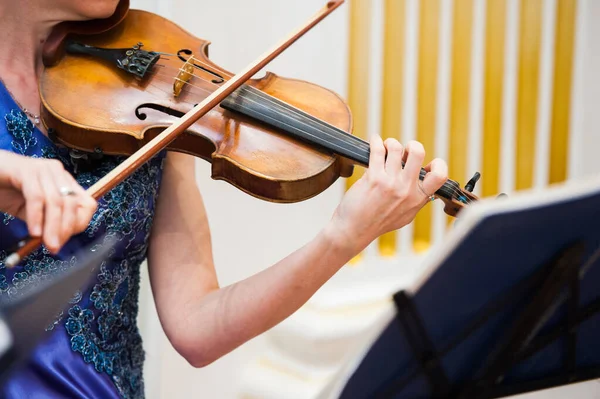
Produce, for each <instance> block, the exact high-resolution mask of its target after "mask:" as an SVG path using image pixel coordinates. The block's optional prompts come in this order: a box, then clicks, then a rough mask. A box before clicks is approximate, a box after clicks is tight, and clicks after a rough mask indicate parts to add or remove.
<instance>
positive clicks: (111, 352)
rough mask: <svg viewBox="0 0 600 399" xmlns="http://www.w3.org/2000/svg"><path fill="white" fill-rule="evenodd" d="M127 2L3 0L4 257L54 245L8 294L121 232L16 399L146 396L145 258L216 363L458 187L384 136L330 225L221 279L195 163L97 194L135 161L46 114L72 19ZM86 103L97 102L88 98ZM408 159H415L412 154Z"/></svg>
mask: <svg viewBox="0 0 600 399" xmlns="http://www.w3.org/2000/svg"><path fill="white" fill-rule="evenodd" d="M117 5H118V0H95V1H86V0H59V1H57V0H21V1H18V2H15V1H14V0H0V16H1V18H2V24H1V25H0V31H1V34H2V37H3V40H2V41H1V42H0V53H1V54H3V56H2V58H1V59H0V78H1V82H0V83H1V84H0V113H1V114H2V117H3V121H2V124H0V211H2V212H4V213H3V214H2V215H0V251H2V254H0V255H3V256H2V259H4V257H5V256H6V255H7V252H8V251H9V247H10V246H11V245H12V244H14V243H15V242H16V241H18V240H19V239H21V238H22V237H24V236H26V235H27V234H30V235H31V236H35V237H42V238H43V243H44V246H43V247H42V248H41V249H39V250H37V251H36V252H34V253H32V254H31V255H30V256H28V257H27V258H26V259H24V260H23V261H22V262H21V263H20V264H19V265H18V266H17V267H15V268H14V269H8V268H6V267H3V266H2V268H0V271H1V273H0V295H4V296H13V295H18V294H19V291H20V290H21V289H22V288H23V287H24V286H28V285H30V284H35V283H36V281H39V280H40V279H41V278H43V276H45V275H48V274H51V273H54V272H58V271H60V270H63V269H66V268H69V267H70V266H71V265H73V264H74V263H75V262H77V259H76V256H75V255H74V254H76V253H78V252H79V251H80V250H84V249H87V250H93V248H89V247H90V246H91V245H92V243H94V242H95V241H96V240H97V239H98V238H100V237H102V236H105V235H109V236H114V237H117V244H116V246H115V248H114V251H113V253H112V255H111V256H110V258H109V259H107V260H106V261H105V262H104V263H103V265H102V266H101V267H100V268H99V269H98V270H96V272H95V273H97V275H96V276H95V278H94V280H93V282H92V284H91V286H90V287H89V288H88V289H87V290H85V291H83V292H77V293H74V295H73V297H72V299H71V300H70V302H69V304H68V306H67V308H66V310H65V311H64V312H63V313H62V314H58V315H56V317H55V319H54V322H53V323H51V324H50V325H49V326H48V327H47V330H48V331H47V338H46V340H45V341H44V342H43V344H41V345H40V346H39V348H38V349H37V350H36V351H35V352H34V354H33V355H32V357H31V359H30V360H29V362H28V363H27V364H26V365H25V366H24V367H23V368H22V369H21V370H19V371H18V372H17V373H16V374H15V375H14V376H13V377H12V378H11V379H10V381H9V382H8V383H7V384H6V386H4V387H3V388H2V389H3V392H2V393H3V396H5V397H8V398H16V397H36V398H39V397H52V398H57V397H78V398H99V397H101V398H113V397H114V398H117V397H120V398H139V397H143V396H144V385H143V378H142V366H143V361H144V354H143V350H142V344H141V337H140V334H139V332H138V328H137V326H136V318H137V311H138V289H139V287H138V285H139V274H140V266H141V264H142V262H143V261H144V260H146V259H147V261H148V267H149V274H150V280H151V286H152V292H153V295H154V298H155V301H156V307H157V310H158V314H159V317H160V321H161V324H162V327H163V329H164V331H165V333H166V335H167V337H168V339H169V340H170V342H171V344H172V345H173V347H174V348H175V349H176V350H177V351H178V352H179V353H180V354H181V355H182V356H183V357H184V358H185V359H186V360H187V361H188V362H189V363H190V364H191V365H193V366H195V367H202V366H205V365H208V364H210V363H211V362H213V361H215V360H216V359H218V358H220V357H221V356H223V355H225V354H227V353H228V352H230V351H232V350H233V349H235V348H236V347H238V346H239V345H241V344H243V343H245V342H246V341H248V340H250V339H252V338H253V337H255V336H257V335H259V334H261V333H263V332H265V331H267V330H268V329H270V328H271V327H273V326H275V325H276V324H278V323H279V322H281V321H282V320H284V319H285V318H287V317H288V316H290V315H291V314H292V313H293V312H295V311H296V310H297V309H298V308H299V307H300V306H302V305H303V304H304V303H305V302H306V301H307V300H308V299H309V298H310V297H311V296H312V295H313V294H314V293H315V292H316V291H317V290H318V289H319V288H320V287H321V286H322V285H323V284H324V283H325V282H326V281H327V280H328V279H330V278H331V277H332V276H333V275H334V274H335V273H336V272H337V271H338V270H339V269H340V268H341V267H342V266H343V265H344V264H346V263H347V262H348V261H349V260H350V259H351V258H352V257H353V256H355V255H356V254H358V253H359V252H360V251H362V250H363V249H364V248H365V247H366V246H367V245H368V244H369V243H370V242H371V241H373V240H374V239H376V238H377V237H378V236H380V235H382V234H384V233H386V232H388V231H391V230H396V229H399V228H401V227H403V226H405V225H407V224H408V223H410V222H411V221H412V220H413V218H414V217H415V215H416V214H417V212H418V211H419V210H420V209H421V208H422V207H423V206H424V205H425V204H426V203H427V202H428V201H429V196H430V195H431V194H433V193H434V192H436V191H437V190H438V189H439V188H440V187H441V186H442V185H443V184H444V182H445V181H446V179H447V177H446V175H447V167H446V164H445V162H444V161H442V160H439V159H436V160H434V161H432V162H431V163H430V164H429V165H428V166H426V167H425V169H426V171H428V173H427V175H426V176H425V178H424V180H423V181H422V182H421V181H420V180H419V178H418V177H419V173H420V169H421V167H422V163H423V160H424V156H425V153H424V149H423V146H422V145H421V144H420V143H418V142H409V143H407V144H406V146H402V145H401V144H400V143H399V142H398V141H396V140H393V139H388V140H386V141H385V142H383V141H382V140H381V138H379V137H378V136H375V137H374V138H373V139H372V140H371V143H370V145H371V152H370V154H371V155H370V157H371V158H370V161H369V168H368V170H367V172H366V173H365V174H364V176H363V177H362V178H361V179H360V180H359V181H358V182H357V183H356V184H355V185H354V186H353V187H352V188H351V189H350V190H349V191H348V192H347V193H346V195H345V196H344V198H343V199H342V201H341V203H340V204H339V206H338V208H337V210H336V211H335V213H334V215H332V218H331V219H330V221H329V222H328V223H326V225H325V226H324V227H323V229H322V230H321V231H320V233H319V234H318V235H317V236H316V237H314V239H312V240H311V241H310V242H308V243H307V244H306V245H305V246H303V247H302V248H299V249H298V250H297V251H295V252H294V253H292V254H290V255H289V256H287V257H286V258H284V259H282V260H281V261H279V262H278V263H276V264H274V265H272V266H271V267H269V268H267V269H266V270H264V271H262V272H260V273H258V274H256V275H254V276H252V277H250V278H248V279H246V280H243V281H240V282H238V283H236V284H233V285H231V286H228V287H220V286H219V283H218V281H217V276H216V272H215V265H214V262H213V256H212V252H211V237H210V231H209V226H208V223H207V216H206V212H205V210H204V208H203V206H202V197H201V194H200V192H199V190H198V187H197V184H196V180H195V177H194V158H193V157H191V156H188V155H183V154H179V153H168V154H166V153H162V154H161V155H160V156H157V157H155V158H154V159H152V160H151V161H149V162H148V163H147V164H145V165H144V166H143V167H141V168H140V169H138V170H137V172H135V173H134V174H133V175H132V176H131V177H129V178H127V179H126V180H125V181H124V182H123V183H121V184H120V185H118V186H117V187H116V188H114V189H113V190H112V191H110V192H109V193H108V194H106V195H105V196H104V197H103V198H101V199H100V200H99V201H97V202H96V201H95V200H93V199H92V198H91V197H90V196H89V194H87V192H86V191H85V189H87V188H88V187H90V186H91V185H92V184H94V183H95V182H96V181H98V179H100V178H101V177H102V176H104V175H105V174H106V173H107V172H109V171H110V170H111V169H112V168H114V167H115V165H118V163H119V162H121V161H122V158H120V157H113V156H103V157H98V158H90V159H89V160H87V161H86V162H84V163H77V162H74V161H73V160H72V159H71V158H70V157H69V152H68V151H67V150H66V149H65V148H63V147H59V146H58V145H55V144H54V143H53V142H52V141H51V140H50V139H49V138H48V135H47V132H46V131H45V130H44V126H43V124H42V123H40V121H39V112H40V97H39V92H38V85H37V83H38V79H37V78H38V77H39V76H40V71H41V70H42V68H43V66H42V63H41V59H40V58H41V49H42V46H43V44H44V41H45V40H46V38H47V37H48V35H49V33H50V32H51V31H52V29H53V28H54V27H55V26H56V25H57V24H58V23H60V22H62V21H86V20H95V19H101V18H106V17H109V16H110V15H111V14H112V13H113V12H114V11H115V8H116V7H117ZM82 101H85V99H82ZM403 160H404V161H405V166H404V167H402V161H403Z"/></svg>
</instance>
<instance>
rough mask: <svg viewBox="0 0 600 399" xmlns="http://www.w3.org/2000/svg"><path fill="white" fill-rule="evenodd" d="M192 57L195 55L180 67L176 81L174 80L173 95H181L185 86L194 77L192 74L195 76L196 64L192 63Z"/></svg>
mask: <svg viewBox="0 0 600 399" xmlns="http://www.w3.org/2000/svg"><path fill="white" fill-rule="evenodd" d="M191 59H193V57H190V59H189V60H187V61H186V62H185V64H183V66H182V67H181V68H180V69H179V73H178V74H177V77H176V78H175V82H173V95H174V96H175V97H179V95H180V94H181V91H182V90H183V88H184V86H185V85H186V84H188V83H189V81H190V79H192V76H194V65H193V64H192V63H190V60H191Z"/></svg>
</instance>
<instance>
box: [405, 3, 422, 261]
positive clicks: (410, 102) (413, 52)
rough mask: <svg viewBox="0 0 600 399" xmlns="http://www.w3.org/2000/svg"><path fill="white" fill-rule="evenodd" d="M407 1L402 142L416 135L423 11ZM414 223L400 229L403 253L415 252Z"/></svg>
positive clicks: (417, 4) (415, 4)
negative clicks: (420, 29)
mask: <svg viewBox="0 0 600 399" xmlns="http://www.w3.org/2000/svg"><path fill="white" fill-rule="evenodd" d="M405 1H406V19H405V21H404V24H405V25H406V37H405V42H404V43H405V44H404V48H405V50H406V55H405V57H404V62H405V64H404V82H403V84H402V86H403V93H402V142H403V143H407V142H408V141H409V140H413V139H414V138H415V136H416V124H417V119H416V116H417V114H416V104H417V76H418V61H419V60H418V54H419V53H418V51H419V40H420V39H419V20H420V18H419V15H420V13H421V0H405ZM413 234H414V224H413V223H411V224H409V225H408V226H404V228H402V229H401V230H400V240H401V241H400V251H401V252H402V253H403V254H411V253H412V252H413V240H412V237H413Z"/></svg>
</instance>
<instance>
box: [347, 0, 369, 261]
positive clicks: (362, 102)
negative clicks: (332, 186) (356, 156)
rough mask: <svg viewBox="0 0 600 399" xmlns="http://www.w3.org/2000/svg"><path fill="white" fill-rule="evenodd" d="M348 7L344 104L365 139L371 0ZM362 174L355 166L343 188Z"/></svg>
mask: <svg viewBox="0 0 600 399" xmlns="http://www.w3.org/2000/svg"><path fill="white" fill-rule="evenodd" d="M349 7H350V9H349V11H350V13H349V14H350V21H349V24H350V27H349V30H350V38H349V49H348V57H349V59H348V68H349V70H348V106H349V107H350V110H351V111H352V118H353V122H354V135H356V136H359V137H361V138H363V139H368V131H367V130H368V124H369V102H368V100H367V99H368V98H369V76H370V71H369V69H370V68H369V63H370V57H368V56H367V54H369V50H370V38H371V1H370V0H351V1H350V3H349ZM363 174H364V169H363V168H361V167H358V166H357V167H355V169H354V173H353V174H352V176H351V177H349V178H348V179H347V180H346V188H347V189H348V188H350V187H351V186H352V185H353V184H354V183H355V182H356V181H357V180H358V179H359V178H360V177H361V176H362V175H363ZM361 256H362V255H358V256H357V257H356V258H355V259H353V260H352V262H351V263H356V262H357V261H359V260H360V258H361Z"/></svg>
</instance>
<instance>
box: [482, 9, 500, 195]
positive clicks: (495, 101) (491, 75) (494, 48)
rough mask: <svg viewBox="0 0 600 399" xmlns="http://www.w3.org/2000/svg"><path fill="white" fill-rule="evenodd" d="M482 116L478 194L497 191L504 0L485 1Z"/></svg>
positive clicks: (489, 193) (488, 193) (492, 193)
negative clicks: (480, 177)
mask: <svg viewBox="0 0 600 399" xmlns="http://www.w3.org/2000/svg"><path fill="white" fill-rule="evenodd" d="M486 26H487V32H486V42H485V83H484V93H485V100H484V111H483V112H484V116H483V124H484V125H483V138H482V152H483V154H482V165H481V176H482V180H481V183H480V185H481V195H482V196H483V197H486V196H490V195H494V194H496V193H497V192H498V186H499V179H500V176H499V173H498V170H499V169H500V150H499V149H500V132H501V129H502V98H503V90H502V87H503V80H504V45H505V43H504V40H505V31H506V1H505V0H489V1H488V6H487V12H486Z"/></svg>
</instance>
